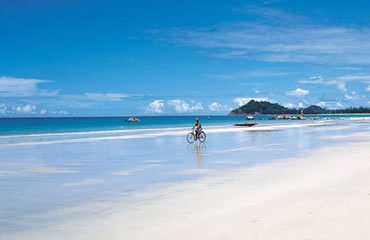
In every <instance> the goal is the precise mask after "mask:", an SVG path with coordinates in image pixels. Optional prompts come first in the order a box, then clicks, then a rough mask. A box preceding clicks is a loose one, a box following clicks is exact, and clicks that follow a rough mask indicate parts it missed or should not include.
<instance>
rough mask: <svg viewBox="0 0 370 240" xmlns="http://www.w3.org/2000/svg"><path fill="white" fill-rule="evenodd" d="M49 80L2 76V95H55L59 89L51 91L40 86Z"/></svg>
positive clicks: (0, 94)
mask: <svg viewBox="0 0 370 240" xmlns="http://www.w3.org/2000/svg"><path fill="white" fill-rule="evenodd" d="M47 82H49V81H46V80H40V79H25V78H15V77H5V76H3V77H0V97H32V96H55V95H57V94H58V90H54V91H49V90H45V89H40V88H39V87H38V85H39V84H41V83H47Z"/></svg>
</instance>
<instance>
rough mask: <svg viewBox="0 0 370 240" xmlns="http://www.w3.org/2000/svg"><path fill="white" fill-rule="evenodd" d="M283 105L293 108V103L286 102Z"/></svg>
mask: <svg viewBox="0 0 370 240" xmlns="http://www.w3.org/2000/svg"><path fill="white" fill-rule="evenodd" d="M283 106H284V107H286V108H294V107H295V106H294V104H293V103H286V104H284V105H283Z"/></svg>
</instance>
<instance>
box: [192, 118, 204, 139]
mask: <svg viewBox="0 0 370 240" xmlns="http://www.w3.org/2000/svg"><path fill="white" fill-rule="evenodd" d="M193 130H194V131H195V137H196V138H199V134H200V132H201V131H202V124H200V121H199V118H196V119H195V124H194V126H193Z"/></svg>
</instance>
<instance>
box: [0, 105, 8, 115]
mask: <svg viewBox="0 0 370 240" xmlns="http://www.w3.org/2000/svg"><path fill="white" fill-rule="evenodd" d="M7 110H8V108H7V106H6V105H5V104H0V113H1V114H5V113H6V112H7Z"/></svg>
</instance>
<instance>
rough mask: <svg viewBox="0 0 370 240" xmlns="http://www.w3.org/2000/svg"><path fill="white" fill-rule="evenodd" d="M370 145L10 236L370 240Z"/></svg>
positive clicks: (144, 196) (214, 179)
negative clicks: (368, 239)
mask: <svg viewBox="0 0 370 240" xmlns="http://www.w3.org/2000/svg"><path fill="white" fill-rule="evenodd" d="M360 140H361V139H360ZM365 140H366V141H365ZM369 143H370V135H369V134H367V135H366V136H364V138H362V142H352V143H348V144H344V145H336V146H330V147H325V148H322V149H318V150H315V151H313V152H310V153H308V154H307V155H306V156H300V157H294V158H288V159H280V160H278V161H274V162H270V163H264V164H261V165H256V166H252V167H248V168H243V169H239V170H235V171H233V172H229V173H224V174H221V175H216V176H212V175H211V176H206V177H202V178H200V179H198V180H194V181H190V182H184V183H177V184H165V185H156V186H153V187H152V188H151V190H148V191H145V192H140V193H137V194H135V195H134V196H133V197H132V198H131V199H130V201H123V202H121V201H117V202H115V203H112V204H110V205H109V206H104V205H102V206H101V209H100V210H101V211H100V210H99V208H96V207H97V206H89V205H88V206H85V207H81V208H79V209H78V210H79V211H80V213H90V214H85V215H83V214H82V215H81V216H76V217H75V218H73V219H68V218H66V219H62V220H61V221H60V222H58V223H55V224H52V225H50V226H45V227H44V228H42V229H37V230H35V231H28V232H23V233H17V234H14V235H8V236H5V237H6V239H25V238H27V239H92V240H93V239H107V238H109V239H122V238H125V239H130V240H136V239H143V240H144V239H161V240H162V239H179V240H182V239H351V238H352V239H365V238H366V237H367V236H369V235H370V229H368V226H367V224H366V223H367V222H369V220H370V216H368V213H369V211H370V203H369V202H370V201H369V200H370V188H369V184H370V174H369V173H370V161H368V159H369V158H370V150H369V149H368V145H369ZM93 209H94V210H93ZM94 211H96V212H97V213H94ZM61 212H64V214H66V213H68V210H67V211H61ZM72 212H73V210H72ZM67 215H68V214H67ZM77 215H79V214H77ZM56 233H59V234H56Z"/></svg>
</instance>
